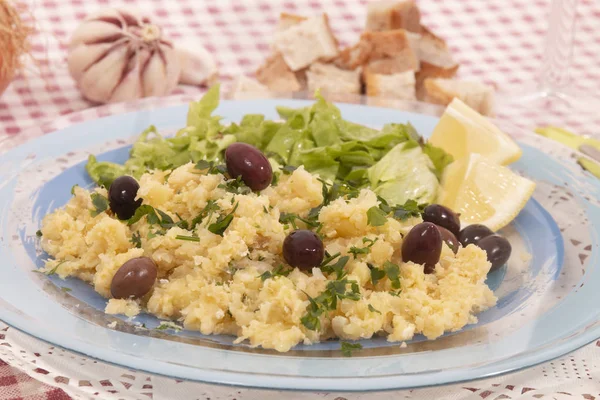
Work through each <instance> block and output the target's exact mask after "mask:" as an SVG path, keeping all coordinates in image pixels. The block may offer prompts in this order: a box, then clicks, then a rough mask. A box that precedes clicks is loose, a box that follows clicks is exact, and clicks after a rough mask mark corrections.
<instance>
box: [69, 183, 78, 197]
mask: <svg viewBox="0 0 600 400" xmlns="http://www.w3.org/2000/svg"><path fill="white" fill-rule="evenodd" d="M76 187H79V185H78V184H74V185H73V186H71V194H72V195H75V188H76Z"/></svg>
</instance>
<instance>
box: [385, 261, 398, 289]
mask: <svg viewBox="0 0 600 400" xmlns="http://www.w3.org/2000/svg"><path fill="white" fill-rule="evenodd" d="M383 269H384V271H385V273H386V275H387V277H388V279H389V280H390V281H391V282H392V287H393V288H394V289H400V268H399V267H398V266H397V265H396V264H394V263H392V262H390V261H386V262H385V263H384V264H383Z"/></svg>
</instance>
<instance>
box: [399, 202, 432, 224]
mask: <svg viewBox="0 0 600 400" xmlns="http://www.w3.org/2000/svg"><path fill="white" fill-rule="evenodd" d="M425 207H427V204H418V203H417V202H416V201H414V200H408V201H407V202H406V203H404V204H403V205H401V206H395V207H393V216H394V218H395V219H399V220H401V221H403V220H406V219H408V218H411V217H419V216H421V214H423V210H424V209H425Z"/></svg>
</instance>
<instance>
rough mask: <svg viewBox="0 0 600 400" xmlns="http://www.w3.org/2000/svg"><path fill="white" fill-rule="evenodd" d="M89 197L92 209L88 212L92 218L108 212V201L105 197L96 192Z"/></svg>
mask: <svg viewBox="0 0 600 400" xmlns="http://www.w3.org/2000/svg"><path fill="white" fill-rule="evenodd" d="M90 197H91V198H92V204H93V205H94V209H93V210H90V214H92V217H95V216H97V215H99V214H101V213H103V212H104V211H106V210H108V199H107V198H106V197H104V196H102V195H101V194H100V193H96V192H94V193H92V194H91V195H90Z"/></svg>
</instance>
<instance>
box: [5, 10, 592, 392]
mask: <svg viewBox="0 0 600 400" xmlns="http://www.w3.org/2000/svg"><path fill="white" fill-rule="evenodd" d="M366 2H367V1H366V0H323V1H317V0H293V1H292V0H290V1H287V0H286V1H276V0H272V1H267V0H244V1H242V0H238V1H234V0H219V1H213V0H177V1H175V0H26V1H24V3H25V4H27V5H28V6H29V8H30V10H31V15H32V17H33V19H34V20H35V24H36V28H37V29H38V31H39V34H38V35H37V36H36V37H35V38H34V41H33V47H32V56H33V60H34V61H33V62H29V63H28V64H27V67H26V69H25V71H24V73H23V75H22V76H19V77H18V78H17V79H16V80H15V81H14V82H13V83H12V84H11V86H10V87H9V88H8V89H7V91H6V92H5V93H4V94H3V95H2V96H1V97H0V134H7V135H10V136H13V135H24V134H25V133H26V132H27V131H28V129H30V128H32V127H36V126H37V127H39V126H52V124H51V123H52V121H53V120H54V119H56V118H57V117H58V116H60V115H65V114H69V113H72V112H75V111H79V110H84V109H88V111H86V113H87V114H92V115H93V114H96V113H97V114H98V115H101V114H102V113H103V112H104V113H105V112H106V110H107V109H106V108H101V109H99V110H104V111H96V109H90V108H91V107H94V104H91V103H89V102H88V101H86V100H85V99H83V98H82V97H81V95H80V93H79V91H78V90H77V88H76V86H75V84H74V82H73V81H72V79H71V78H70V76H69V74H68V71H67V68H66V63H65V55H66V48H67V44H68V38H69V34H70V33H71V32H72V31H73V30H74V29H75V27H76V26H77V23H78V21H79V20H81V19H82V18H84V17H85V15H86V14H88V13H90V12H93V11H95V10H97V9H98V8H100V7H108V6H129V7H133V8H138V9H141V10H143V11H144V12H146V13H148V14H150V15H151V16H152V17H153V18H154V20H155V21H156V22H157V23H159V24H160V25H161V26H162V27H163V29H164V32H165V34H166V35H167V36H169V37H171V38H172V39H173V40H174V41H175V42H176V43H178V44H188V45H189V46H191V47H193V46H194V45H195V44H197V43H201V44H202V45H204V46H205V47H206V48H207V49H208V50H209V51H210V52H211V53H213V54H214V56H215V58H216V60H217V61H218V64H219V67H220V76H221V79H223V80H228V79H231V78H232V77H234V76H237V75H239V74H250V73H252V72H253V71H254V70H255V69H256V67H257V66H258V65H259V64H260V63H261V62H262V61H263V60H264V58H265V57H266V56H267V55H268V54H269V43H270V40H271V38H272V37H273V31H274V27H275V24H276V22H277V17H278V15H279V13H280V12H282V11H287V12H291V13H298V14H305V15H311V14H315V13H319V12H323V11H324V12H327V13H328V15H329V18H330V21H331V24H332V26H333V29H334V31H335V34H336V36H337V38H338V39H339V41H340V42H341V44H342V45H346V44H352V43H353V42H354V41H355V40H356V39H357V37H358V35H359V34H360V32H361V31H362V29H363V26H364V20H365V11H366V7H365V4H366ZM418 3H419V5H420V7H421V10H422V12H423V22H424V24H425V25H426V26H428V27H429V28H431V29H432V30H433V31H435V32H436V33H438V34H439V35H441V36H443V37H444V38H445V39H447V41H448V43H449V45H450V47H451V49H452V50H453V52H454V55H455V57H456V59H457V60H458V61H459V62H460V64H461V67H460V72H459V75H460V76H461V77H464V78H472V79H478V80H483V81H486V82H488V83H491V84H494V85H495V86H496V87H497V88H498V89H499V90H501V91H503V92H507V93H511V92H513V93H518V91H519V90H522V88H523V87H528V86H529V87H533V84H534V83H535V81H536V77H537V76H538V75H539V72H540V63H541V61H542V58H543V57H542V56H543V46H542V45H543V37H544V34H545V32H546V28H547V19H546V18H547V13H548V7H549V1H548V0H420V1H418ZM571 3H572V4H575V3H577V1H575V0H572V1H571ZM577 14H578V17H579V19H578V24H577V35H576V40H575V45H576V46H575V61H574V65H573V69H572V70H571V72H572V77H573V82H574V84H573V85H571V87H572V88H576V87H579V88H582V89H583V90H585V91H587V92H589V93H592V94H595V93H600V2H599V1H598V0H580V1H579V5H578V8H577ZM201 91H202V89H200V88H195V87H179V88H177V89H176V91H175V92H174V93H173V94H187V95H193V96H196V95H198V96H199V95H200V93H201ZM118 109H119V106H111V108H110V110H111V112H115V111H118ZM499 116H500V117H503V118H508V119H510V120H511V122H513V123H515V124H517V125H522V126H526V127H532V126H535V125H537V124H543V123H546V124H550V123H560V124H561V125H562V126H568V127H571V128H573V129H575V130H577V131H579V132H582V133H589V134H595V133H596V134H599V133H600V129H599V128H600V112H598V110H596V111H595V112H591V113H590V112H588V113H586V114H585V115H583V114H580V113H573V114H570V113H566V112H564V111H563V112H561V111H560V110H559V111H556V112H552V113H550V112H546V113H543V112H542V113H540V112H533V111H531V110H527V109H525V108H524V109H522V110H516V111H515V110H514V109H513V110H510V111H504V110H500V112H499ZM75 118H80V115H78V116H76V117H75ZM49 122H50V124H48V123H49ZM38 131H40V132H41V131H43V129H38ZM30 132H31V131H30ZM0 328H2V326H0ZM2 333H3V332H0V334H2ZM15 335H16V336H15V337H17V336H18V333H16V334H15ZM0 338H1V339H2V340H0V342H3V340H4V339H5V338H4V335H0ZM13 340H16V339H13ZM20 340H22V341H23V343H25V344H22V345H23V346H24V347H23V348H24V350H23V351H24V352H27V351H29V352H30V351H31V349H29V347H32V346H34V344H32V343H34V342H29V341H28V339H23V338H21V339H20ZM4 343H8V345H11V342H10V341H5V342H4ZM0 344H3V343H0ZM12 345H15V343H14V342H13V343H12ZM26 347H27V348H26ZM592 347H596V346H593V345H592ZM599 348H600V347H599ZM589 349H591V347H590V348H589ZM589 349H588V350H589ZM592 351H593V349H592ZM599 353H600V351H598V350H595V353H593V354H595V355H596V357H597V358H600V356H599ZM35 354H37V353H35ZM588 357H589V356H588ZM567 359H568V358H567ZM584 361H585V360H584ZM567 362H568V361H567ZM10 363H11V365H18V363H16V362H15V361H14V360H13V361H11V362H10ZM563 365H564V363H563ZM107 368H108V367H107ZM111 368H116V367H111ZM547 368H548V371H550V367H547ZM558 368H560V366H559V367H558ZM552 369H554V367H552ZM540 371H542V370H540ZM28 372H29V373H30V374H31V375H34V376H37V377H39V379H42V377H41V375H40V374H42V373H41V372H38V373H37V374H38V375H35V373H31V371H28ZM540 374H542V372H540ZM42 375H43V374H42ZM123 376H128V375H127V374H124V375H123ZM588 376H589V374H588ZM540 378H541V379H543V377H542V376H541V375H540ZM589 378H590V379H592V380H594V382H598V389H597V390H596V392H589V393H587V392H586V393H583V392H582V396H583V397H581V396H579V397H574V398H584V399H588V400H594V399H597V398H600V377H598V376H597V375H596V376H589ZM65 379H67V382H68V381H69V379H68V377H66V378H65ZM123 379H125V380H126V378H123ZM586 379H587V378H586ZM42 380H43V379H42ZM517 381H518V379H517ZM98 382H101V380H100V381H98ZM505 383H506V382H505ZM52 384H53V386H48V385H45V384H41V383H40V382H38V380H36V379H34V378H30V377H29V376H28V375H26V374H24V373H23V372H21V371H20V370H18V369H15V368H12V367H11V366H9V365H7V364H6V362H4V361H1V360H0V400H3V399H28V400H29V399H30V400H33V399H48V400H49V399H56V400H58V399H66V398H69V396H67V395H66V394H65V393H64V392H63V391H62V390H60V389H56V388H54V386H59V387H60V386H61V384H63V385H66V384H65V381H64V380H61V379H59V380H56V379H55V380H53V381H52ZM98 385H99V387H103V386H104V384H98ZM505 386H506V388H505V387H503V388H501V389H502V390H505V391H506V393H508V392H509V391H510V394H511V395H512V394H514V395H517V392H518V396H517V397H514V396H506V397H496V396H493V397H488V396H490V393H488V392H489V391H486V390H483V389H482V390H480V389H478V387H479V386H478V385H477V384H473V385H464V386H463V389H462V390H461V391H456V393H455V395H452V393H450V392H449V393H450V395H451V396H450V397H448V398H453V399H467V398H471V397H468V396H476V397H477V398H491V399H500V398H542V397H543V395H540V396H541V397H526V396H534V394H535V393H534V392H532V391H531V390H528V386H527V382H522V381H519V383H518V384H513V383H506V384H505ZM124 387H126V388H129V387H131V384H129V386H127V385H125V386H124ZM510 387H512V389H511V388H510ZM507 388H508V389H507ZM142 389H143V386H141V387H140V392H139V393H143V390H142ZM471 389H472V390H471ZM529 389H531V388H529ZM453 390H454V389H453ZM532 390H533V389H532ZM94 393H96V392H93V391H90V392H89V397H90V398H100V399H105V398H109V397H106V396H108V394H107V393H108V392H106V393H104V394H103V393H101V391H98V392H97V394H94ZM136 393H137V392H136ZM207 393H208V392H207ZM231 393H233V395H232V396H230V397H225V396H224V397H222V398H223V399H224V398H235V397H236V394H235V393H238V392H237V391H235V390H233V389H232V391H231ZM239 393H241V392H239ZM414 393H417V392H414ZM414 393H413V392H406V396H408V397H407V398H419V397H416V396H418V394H417V395H415V394H414ZM496 393H500V392H499V391H497V392H496ZM502 393H504V392H502ZM528 393H529V394H528ZM531 393H534V394H531ZM565 393H566V392H565ZM127 396H128V395H123V397H122V398H127V399H129V398H131V399H133V398H135V399H137V398H138V397H127ZM150 396H151V395H150ZM237 396H238V398H239V399H242V398H257V399H258V398H266V397H241V395H239V394H238V395H237ZM261 396H262V395H261ZM265 396H266V395H265ZM411 396H415V397H411ZM560 396H566V395H565V394H556V395H555V397H554V398H559V397H560ZM209 397H210V393H209V394H208V395H206V393H204V394H198V397H197V398H202V399H204V398H209ZM80 398H87V397H85V396H84V397H80ZM110 398H112V397H110ZM114 398H119V397H114ZM140 398H149V396H147V395H143V396H142V397H140ZM155 398H157V396H156V395H155ZM165 398H168V397H165ZM186 398H187V397H186ZM190 398H191V397H190ZM214 398H215V396H214V394H213V399H214ZM219 398H221V397H219ZM269 398H271V397H269ZM286 398H287V397H286ZM290 398H291V397H290ZM294 398H296V397H294ZM322 398H326V397H325V396H322ZM327 398H330V397H327ZM331 398H332V399H334V398H335V396H334V397H331ZM340 398H345V397H340ZM349 398H350V397H349ZM356 398H357V399H358V398H360V399H367V398H369V397H365V395H361V396H359V397H356ZM372 398H378V399H379V398H381V399H383V398H386V397H385V396H383V397H372ZM473 398H475V397H473ZM544 398H545V397H544ZM548 398H551V397H548ZM560 398H562V397H560ZM565 398H566V397H565Z"/></svg>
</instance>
